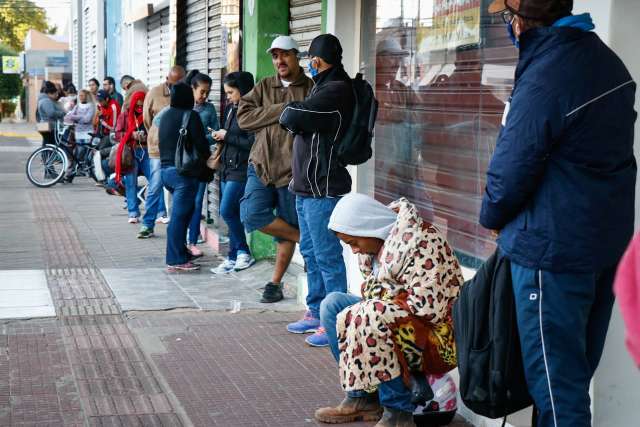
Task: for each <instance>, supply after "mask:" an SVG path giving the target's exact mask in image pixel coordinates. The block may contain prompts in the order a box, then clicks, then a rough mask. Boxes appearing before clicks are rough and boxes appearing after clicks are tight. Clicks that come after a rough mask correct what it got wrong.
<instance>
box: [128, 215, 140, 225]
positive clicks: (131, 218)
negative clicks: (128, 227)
mask: <svg viewBox="0 0 640 427" xmlns="http://www.w3.org/2000/svg"><path fill="white" fill-rule="evenodd" d="M127 222H129V224H137V223H138V218H137V217H135V216H134V217H130V218H129V220H128V221H127Z"/></svg>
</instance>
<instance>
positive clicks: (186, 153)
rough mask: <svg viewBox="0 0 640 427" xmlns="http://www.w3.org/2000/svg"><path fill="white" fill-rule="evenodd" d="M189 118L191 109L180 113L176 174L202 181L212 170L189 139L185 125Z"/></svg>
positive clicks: (186, 125)
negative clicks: (180, 122)
mask: <svg viewBox="0 0 640 427" xmlns="http://www.w3.org/2000/svg"><path fill="white" fill-rule="evenodd" d="M190 118H191V110H189V111H185V112H184V114H183V115H182V126H181V127H180V130H179V131H178V141H177V143H176V154H175V166H176V170H177V171H178V174H180V175H182V176H188V177H191V178H197V179H198V180H200V181H203V180H205V179H207V178H208V177H209V176H210V175H212V173H213V171H212V170H211V169H209V168H208V167H207V159H204V158H202V157H201V156H200V154H199V153H198V150H196V147H195V145H194V144H191V143H190V141H189V138H188V134H187V127H188V125H189V119H190ZM209 180H210V179H209Z"/></svg>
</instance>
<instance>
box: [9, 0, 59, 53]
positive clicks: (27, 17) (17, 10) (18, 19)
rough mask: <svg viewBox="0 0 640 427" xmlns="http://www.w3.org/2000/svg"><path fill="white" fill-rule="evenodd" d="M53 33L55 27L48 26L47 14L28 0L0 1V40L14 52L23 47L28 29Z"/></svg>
mask: <svg viewBox="0 0 640 427" xmlns="http://www.w3.org/2000/svg"><path fill="white" fill-rule="evenodd" d="M31 29H33V30H38V31H41V32H43V33H47V34H53V33H55V32H56V27H55V26H54V27H49V24H48V23H47V14H46V12H45V10H44V9H43V8H41V7H38V6H36V4H35V3H34V2H32V1H28V0H2V1H0V42H2V43H4V44H5V45H7V46H9V47H10V48H12V49H13V50H14V51H16V52H20V51H22V50H23V49H24V39H25V37H26V35H27V31H29V30H31Z"/></svg>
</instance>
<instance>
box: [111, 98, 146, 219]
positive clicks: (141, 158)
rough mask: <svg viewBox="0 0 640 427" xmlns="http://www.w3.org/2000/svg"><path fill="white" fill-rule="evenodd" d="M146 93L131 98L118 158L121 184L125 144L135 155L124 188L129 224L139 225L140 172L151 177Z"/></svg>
mask: <svg viewBox="0 0 640 427" xmlns="http://www.w3.org/2000/svg"><path fill="white" fill-rule="evenodd" d="M144 98H145V93H144V92H136V93H134V94H133V96H132V97H131V102H130V104H129V107H128V108H127V110H126V111H127V113H126V114H127V128H126V132H125V134H124V137H123V138H122V141H121V142H120V146H119V149H118V156H117V157H116V159H117V160H116V171H115V172H116V182H120V179H121V177H122V176H123V175H124V173H123V171H122V170H121V164H120V160H121V159H122V157H121V154H122V150H123V148H124V146H125V144H129V146H130V147H131V151H132V153H133V169H131V170H130V171H128V172H126V175H124V187H125V191H126V196H127V211H128V212H129V220H128V222H129V224H137V223H138V221H139V219H138V218H139V217H140V201H139V200H138V171H142V173H143V175H144V176H145V177H146V178H147V181H149V180H150V179H151V177H150V174H151V173H150V167H149V151H148V150H147V129H146V128H145V127H144V123H143V118H142V111H143V109H142V106H143V105H144Z"/></svg>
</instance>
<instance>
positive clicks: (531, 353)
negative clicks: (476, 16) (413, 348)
mask: <svg viewBox="0 0 640 427" xmlns="http://www.w3.org/2000/svg"><path fill="white" fill-rule="evenodd" d="M572 8H573V1H572V0H496V1H494V2H493V3H491V5H490V6H489V11H490V12H491V13H500V14H502V18H503V20H504V21H505V25H506V26H507V29H506V30H507V32H508V34H509V36H510V38H511V39H512V41H513V43H514V45H516V47H518V48H519V49H520V60H519V63H518V66H517V68H516V74H515V85H514V89H513V92H512V94H511V97H510V99H509V102H508V103H507V105H506V108H505V111H504V115H503V118H502V129H501V131H500V134H499V136H498V142H497V145H496V149H495V152H494V154H493V158H492V159H491V163H490V165H489V170H488V172H487V184H486V189H485V194H484V197H483V201H482V209H481V213H480V223H481V224H482V225H483V226H484V227H486V228H487V229H490V230H494V232H495V233H497V234H499V237H498V246H499V250H500V253H501V254H503V255H504V256H506V257H507V258H508V259H509V260H510V261H511V274H512V281H513V290H514V295H515V303H516V314H517V316H516V317H517V323H518V330H519V333H520V342H521V345H522V357H523V362H524V367H525V376H526V379H527V384H528V388H529V393H530V394H531V396H532V397H533V400H534V401H535V405H536V407H537V408H538V410H539V412H538V414H537V415H538V425H539V426H545V427H546V426H553V427H559V426H572V427H574V426H575V427H578V426H579V427H588V426H590V425H591V413H590V400H589V383H590V381H591V378H592V377H593V374H594V371H595V369H596V367H597V366H598V363H599V361H600V357H601V355H602V351H603V347H604V342H605V338H606V334H607V329H608V325H609V319H610V317H611V311H612V306H613V301H614V299H613V293H612V283H613V278H614V274H615V271H616V266H617V264H618V261H619V260H620V257H621V256H622V254H623V252H624V249H625V247H626V245H627V244H628V242H629V240H630V238H631V235H632V233H633V226H634V196H635V181H636V161H635V158H634V155H633V142H634V122H635V120H636V112H635V111H634V100H635V89H636V85H635V83H634V82H633V79H632V78H631V76H630V75H629V72H628V71H627V69H626V68H625V66H624V64H623V63H622V61H621V60H620V59H619V58H618V57H617V56H616V54H615V53H614V52H613V51H611V49H609V48H608V47H607V46H606V45H605V44H604V43H603V42H602V41H601V40H600V39H599V38H598V36H597V35H596V34H595V33H594V32H592V31H591V30H593V29H594V25H593V23H592V21H591V17H590V15H589V14H582V15H572V14H571V10H572Z"/></svg>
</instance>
